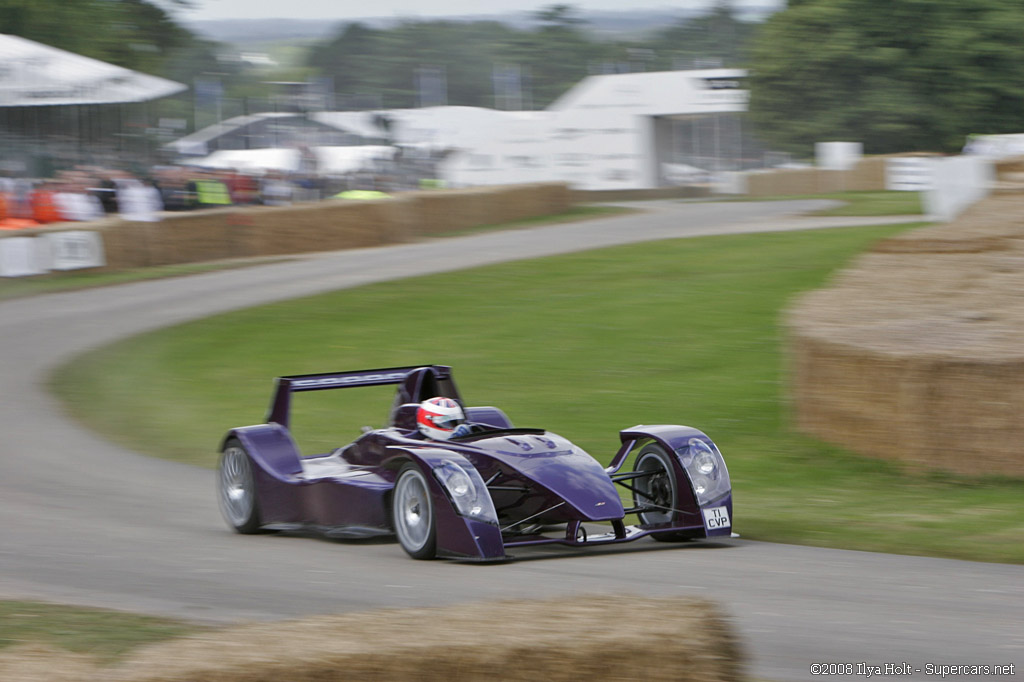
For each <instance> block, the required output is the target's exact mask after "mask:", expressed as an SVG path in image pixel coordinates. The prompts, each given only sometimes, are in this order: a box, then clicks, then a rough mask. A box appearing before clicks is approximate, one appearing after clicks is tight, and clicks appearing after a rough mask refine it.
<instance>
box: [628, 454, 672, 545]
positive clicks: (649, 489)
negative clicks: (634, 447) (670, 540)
mask: <svg viewBox="0 0 1024 682" xmlns="http://www.w3.org/2000/svg"><path fill="white" fill-rule="evenodd" d="M667 460H668V456H667V455H666V454H665V453H664V452H663V451H662V449H661V448H659V447H657V446H649V447H648V448H644V450H643V451H641V453H640V454H639V455H638V456H637V459H636V466H635V467H634V471H642V472H650V474H651V475H650V476H646V477H644V478H639V479H637V482H636V488H637V490H638V491H639V492H638V493H635V494H634V499H633V502H634V504H635V505H637V506H644V505H651V506H652V507H656V508H657V509H655V510H653V511H645V512H640V513H639V514H637V516H639V517H640V522H641V523H643V524H645V525H648V524H656V523H667V522H669V521H671V520H672V514H673V512H672V508H673V507H675V506H676V481H675V477H674V476H673V475H672V471H671V469H670V465H669V463H668V461H667Z"/></svg>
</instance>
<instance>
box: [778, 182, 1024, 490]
mask: <svg viewBox="0 0 1024 682" xmlns="http://www.w3.org/2000/svg"><path fill="white" fill-rule="evenodd" d="M786 322H787V326H788V331H789V356H790V363H791V367H790V369H791V375H792V376H791V381H792V398H793V406H794V416H795V420H796V424H797V427H798V428H799V429H801V430H802V431H804V432H806V433H808V434H811V435H814V436H816V437H819V438H821V439H823V440H826V441H830V442H833V443H837V444H840V445H843V446H845V447H847V448H849V449H851V450H853V451H855V452H858V453H861V454H864V455H868V456H872V457H878V458H883V459H891V460H896V461H898V462H902V463H905V464H908V465H910V466H912V467H913V468H916V469H938V470H944V471H948V472H953V473H957V474H965V475H976V476H977V475H988V474H998V475H1007V476H1014V477H1020V476H1024V449H1022V448H1021V443H1022V442H1024V418H1022V415H1024V193H1021V192H1020V191H1019V190H1018V192H1017V193H1005V194H997V195H993V196H991V197H990V198H988V199H985V200H983V201H981V202H979V203H977V204H975V205H974V206H973V207H972V208H970V209H969V210H968V211H966V212H965V213H964V214H962V215H961V216H960V217H959V218H958V219H957V220H955V221H953V222H950V223H946V224H941V225H936V226H932V227H926V228H921V229H918V230H913V231H911V232H909V233H904V234H902V235H899V236H896V237H892V238H889V239H886V240H883V241H882V242H880V243H878V244H877V245H875V247H874V248H873V249H872V250H871V251H870V252H869V253H866V254H864V255H862V256H861V257H859V258H858V259H857V260H856V261H855V262H854V263H853V264H852V265H851V266H850V267H848V268H847V269H846V270H845V271H843V272H842V273H840V274H839V275H838V276H837V278H836V279H835V280H834V281H833V282H832V283H831V285H830V286H828V287H827V288H825V289H823V290H819V291H815V292H812V293H809V294H807V295H805V296H803V297H802V298H800V299H799V300H798V301H797V302H796V303H795V305H794V306H793V307H792V308H791V309H790V310H789V311H788V314H787V318H786Z"/></svg>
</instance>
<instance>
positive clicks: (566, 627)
mask: <svg viewBox="0 0 1024 682" xmlns="http://www.w3.org/2000/svg"><path fill="white" fill-rule="evenodd" d="M616 603H617V604H619V605H621V608H612V609H611V610H610V609H609V602H608V599H607V598H606V597H588V598H575V599H559V600H535V601H507V602H496V603H491V604H480V603H477V604H469V605H460V606H450V607H443V608H418V609H406V610H397V609H395V610H382V611H376V612H369V613H351V614H345V615H337V616H321V617H315V618H310V619H307V620H300V621H290V622H285V623H261V624H256V625H244V626H241V627H236V628H231V629H227V630H219V631H215V632H210V633H205V634H202V635H195V636H191V637H187V638H183V639H179V640H175V641H170V642H164V643H161V644H157V645H152V646H148V647H145V648H143V649H140V650H138V651H137V652H135V653H134V654H133V655H132V656H131V657H130V658H128V659H126V660H124V661H121V662H119V663H117V664H114V665H111V666H107V667H97V666H95V665H92V664H90V663H89V661H88V659H87V658H86V657H83V656H81V655H76V654H67V653H61V652H57V651H55V650H52V649H48V648H44V647H40V646H38V645H30V646H22V647H15V648H12V649H8V650H4V651H0V679H3V680H4V681H5V682H36V681H40V682H41V681H42V680H47V681H51V680H52V681H55V682H83V681H85V680H90V681H92V680H104V681H105V682H186V681H187V682H195V681H200V680H201V681H202V682H243V681H244V682H278V681H280V680H288V681H289V682H307V681H308V682H313V681H316V682H328V681H330V680H338V681H341V680H360V681H361V682H362V681H364V680H369V681H373V680H401V681H405V680H418V681H421V682H433V681H437V682H459V681H463V680H466V681H468V680H488V679H500V680H524V681H526V680H529V681H530V682H534V681H535V680H545V681H550V682H557V681H559V680H566V681H568V680H573V681H575V680H597V681H600V680H644V681H645V682H648V681H649V682H659V681H662V680H664V681H665V682H688V681H691V680H692V681H694V682H696V681H700V682H726V681H732V680H736V681H738V680H741V679H743V666H742V662H741V654H740V647H739V644H738V642H737V639H736V635H735V632H734V630H733V628H732V626H731V624H730V623H729V621H728V620H727V619H726V618H725V617H724V616H723V615H722V613H721V611H720V609H719V608H718V607H717V606H716V605H715V604H713V603H712V602H709V601H707V600H702V599H692V598H683V597H677V598H665V599H647V598H632V597H631V598H629V599H628V600H622V599H617V600H616Z"/></svg>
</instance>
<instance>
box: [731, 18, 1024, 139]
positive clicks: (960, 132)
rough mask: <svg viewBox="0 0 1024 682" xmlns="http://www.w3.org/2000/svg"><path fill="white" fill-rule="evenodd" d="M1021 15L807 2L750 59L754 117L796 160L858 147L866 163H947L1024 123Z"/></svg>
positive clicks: (766, 34)
mask: <svg viewBox="0 0 1024 682" xmlns="http://www.w3.org/2000/svg"><path fill="white" fill-rule="evenodd" d="M1021 35H1024V5H1021V4H1020V3H1019V2H1018V1H1017V0H972V2H969V3H964V2H962V1H960V0H802V1H801V2H799V3H796V2H790V6H789V8H788V9H787V10H785V11H783V12H780V13H777V14H775V15H774V16H772V17H771V18H770V19H769V20H768V21H767V22H766V24H765V26H764V27H763V29H762V30H761V31H760V33H759V35H758V36H757V39H756V43H755V46H754V50H753V53H752V59H751V65H752V69H753V70H752V74H751V78H750V91H751V102H750V112H751V116H752V118H753V121H754V123H755V125H756V127H757V130H758V133H759V134H760V136H761V137H762V138H763V139H764V140H765V141H766V142H767V143H768V144H769V145H770V146H773V147H776V148H779V149H787V150H791V151H796V152H798V153H806V152H808V151H810V148H811V145H812V144H813V143H814V142H816V141H822V140H836V139H844V140H854V141H860V142H863V143H864V147H865V150H866V151H867V152H870V153H885V152H897V151H909V150H938V151H951V150H955V149H958V148H960V147H961V146H962V145H963V142H964V138H965V136H966V135H967V134H969V133H1003V132H1019V131H1020V129H1021V127H1022V125H1024V121H1022V112H1024V41H1021V39H1020V36H1021Z"/></svg>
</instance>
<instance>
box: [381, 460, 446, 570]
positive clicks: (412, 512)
mask: <svg viewBox="0 0 1024 682" xmlns="http://www.w3.org/2000/svg"><path fill="white" fill-rule="evenodd" d="M391 514H392V518H393V519H394V522H395V535H397V536H398V542H399V543H400V544H401V545H402V549H404V550H405V552H406V554H408V555H409V556H411V557H412V558H413V559H433V558H434V557H435V556H436V555H437V521H436V518H435V516H434V505H433V501H432V500H431V499H430V488H429V486H428V485H427V477H426V476H424V475H423V472H422V471H420V468H419V467H418V466H417V465H416V464H413V463H412V462H410V463H408V464H406V465H405V466H403V467H402V468H401V469H400V470H399V471H398V478H397V479H396V480H395V492H394V495H393V496H392V498H391Z"/></svg>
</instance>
